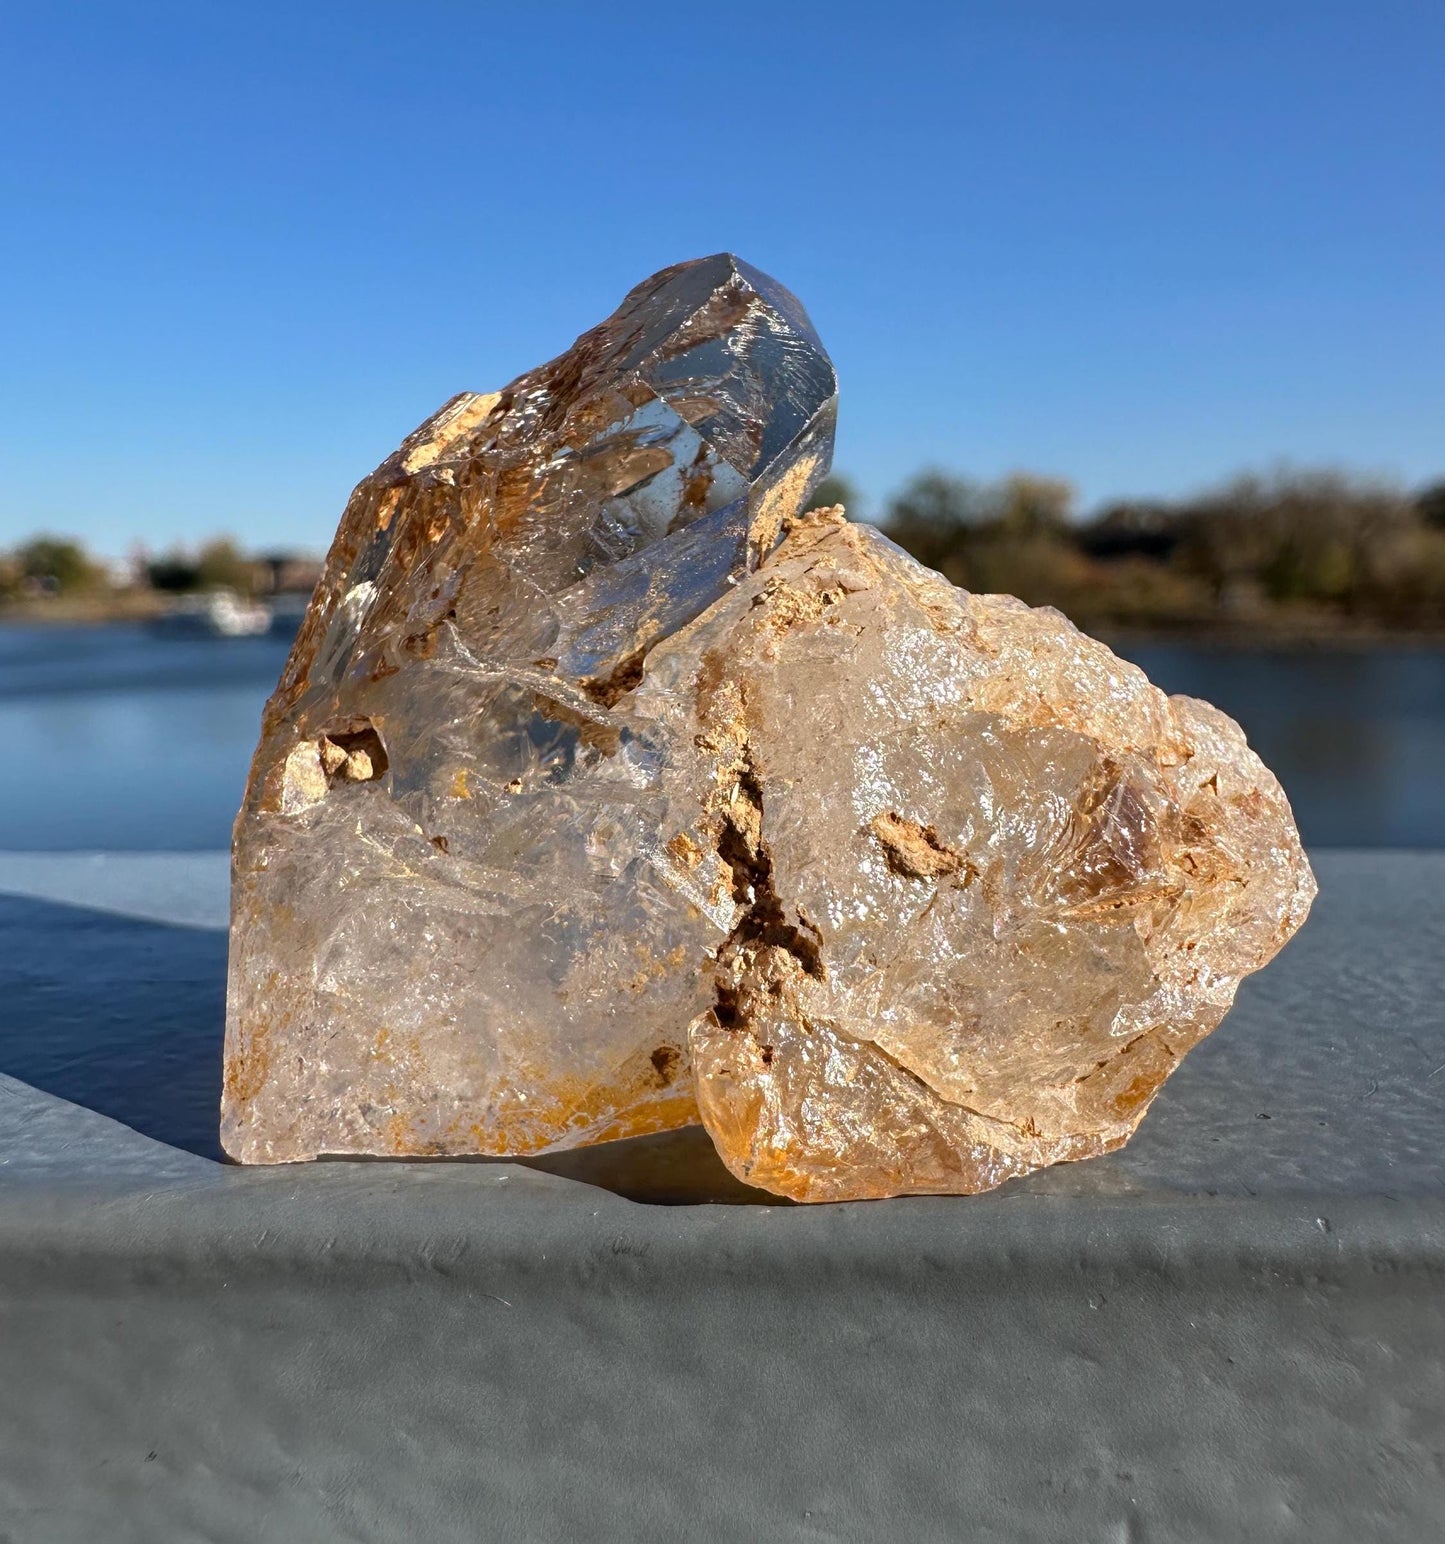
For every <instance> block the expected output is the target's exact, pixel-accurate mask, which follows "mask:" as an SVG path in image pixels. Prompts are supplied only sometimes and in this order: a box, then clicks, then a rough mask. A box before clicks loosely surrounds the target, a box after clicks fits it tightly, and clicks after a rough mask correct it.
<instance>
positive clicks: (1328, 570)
mask: <svg viewBox="0 0 1445 1544" xmlns="http://www.w3.org/2000/svg"><path fill="white" fill-rule="evenodd" d="M813 503H814V505H815V506H822V505H825V504H834V503H842V504H845V505H847V506H848V507H849V509H850V511H851V512H852V513H853V514H854V515H855V516H857V515H859V514H860V513H861V514H863V515H865V516H867V515H870V514H871V513H872V512H871V511H868V510H866V509H863V510H860V508H859V505H858V499H857V497H856V495H855V494H854V492H853V490H852V488H851V487H850V486H849V484H848V482H847V480H846V479H845V478H830V479H829V480H828V481H827V482H826V483H825V484H824V485H823V487H822V488H820V489H819V490H818V493H817V494H816V495H815V497H814V499H813ZM877 523H878V524H879V525H881V526H882V527H883V529H884V530H885V531H886V532H887V533H888V534H889V535H890V536H891V537H892V538H893V539H894V540H895V541H897V542H898V543H899V544H900V545H902V546H903V547H906V548H907V549H908V551H910V552H911V553H913V555H914V556H915V557H917V558H919V559H920V560H921V561H922V562H924V563H927V564H928V565H929V567H930V568H936V569H938V570H939V571H940V572H941V573H943V574H945V575H947V577H948V578H950V579H951V580H953V582H954V583H955V584H959V585H962V586H964V588H966V589H970V590H978V591H994V592H1004V593H1007V594H1011V595H1017V596H1019V597H1020V598H1021V599H1023V600H1026V601H1028V602H1029V603H1030V604H1031V605H1035V606H1043V605H1047V606H1057V607H1058V608H1059V610H1061V611H1063V612H1065V613H1066V614H1067V615H1068V616H1070V617H1072V618H1073V620H1074V621H1075V622H1077V623H1079V625H1080V626H1082V627H1096V628H1103V629H1108V628H1111V627H1113V628H1148V629H1155V630H1181V631H1182V630H1197V631H1210V630H1214V631H1221V632H1222V631H1225V630H1229V631H1235V632H1248V631H1274V632H1280V633H1287V632H1297V633H1301V634H1309V633H1313V634H1328V633H1331V632H1339V631H1343V630H1350V629H1353V630H1355V631H1359V632H1370V631H1380V630H1400V631H1428V632H1441V631H1445V481H1441V482H1437V483H1434V484H1432V485H1430V486H1429V487H1427V488H1424V489H1421V490H1419V491H1418V492H1414V493H1410V492H1407V491H1405V490H1403V489H1400V488H1397V487H1393V486H1391V485H1389V484H1387V483H1382V482H1375V481H1370V480H1368V479H1365V478H1361V477H1357V476H1352V475H1350V474H1348V473H1344V472H1333V471H1282V472H1275V473H1271V474H1269V475H1265V476H1244V477H1238V478H1235V479H1234V480H1233V481H1232V482H1229V483H1226V484H1224V485H1223V486H1221V487H1219V488H1215V489H1213V490H1210V491H1207V492H1203V493H1199V494H1195V495H1193V496H1191V497H1189V498H1182V499H1176V500H1162V499H1134V500H1122V501H1117V502H1115V503H1112V504H1107V505H1105V506H1103V507H1102V508H1100V509H1099V510H1097V511H1095V512H1094V513H1093V514H1092V515H1090V516H1088V517H1087V518H1079V517H1078V516H1077V515H1076V512H1075V495H1074V490H1073V488H1072V487H1071V486H1070V484H1069V483H1067V482H1064V481H1061V480H1060V479H1058V478H1054V477H1040V476H1037V475H1035V474H1033V473H1029V472H1018V473H1014V474H1013V475H1011V476H1009V477H1005V478H1004V479H1002V480H1001V481H999V482H979V481H974V480H971V479H969V478H966V477H959V476H954V475H951V474H949V473H945V472H939V471H928V472H922V473H920V474H919V475H918V476H917V477H915V478H913V480H912V481H911V482H909V483H908V484H907V485H906V486H905V487H904V488H903V489H902V490H901V491H900V492H898V493H897V494H896V495H894V497H893V498H891V499H890V500H889V501H888V503H887V504H886V506H885V508H884V509H883V510H882V511H881V513H880V514H879V515H878V517H877ZM319 572H320V567H319V564H318V563H316V562H315V561H312V560H307V559H304V558H300V557H297V556H296V555H294V554H287V553H269V554H247V553H245V552H243V551H242V549H241V548H240V547H239V546H238V544H237V543H236V542H235V541H234V540H232V539H231V538H229V537H217V538H215V539H213V540H211V541H209V542H206V543H205V544H203V545H202V546H200V547H199V548H197V549H196V550H194V551H190V552H186V551H173V552H170V553H167V554H164V555H162V556H157V557H151V556H147V555H145V554H143V553H137V554H136V555H135V556H134V557H133V558H132V559H131V560H130V561H129V563H127V564H124V565H106V564H104V563H101V562H99V561H98V560H96V559H95V558H93V557H92V556H91V555H90V554H89V553H88V552H87V551H86V550H85V548H84V547H83V546H82V545H81V544H80V543H79V542H77V541H75V540H73V539H70V538H67V537H57V536H37V537H34V538H32V539H31V540H30V541H28V542H25V543H22V544H21V545H20V546H18V547H16V548H14V549H13V550H11V551H8V552H0V606H9V607H12V608H13V607H15V606H16V605H17V604H20V605H24V606H26V607H27V609H29V610H31V611H36V610H41V611H43V610H44V609H46V608H47V606H48V605H50V604H52V603H53V602H54V601H55V600H56V599H67V600H69V601H71V602H78V603H79V605H80V606H81V607H87V606H88V607H90V608H91V609H93V610H94V611H96V612H97V613H103V612H104V611H105V610H106V609H107V607H109V606H112V605H114V604H117V601H116V597H124V598H128V600H127V603H128V604H130V605H131V606H133V607H134V606H136V605H140V606H144V605H146V604H156V605H159V604H161V603H162V597H164V595H166V594H168V593H175V592H179V591H186V590H197V589H217V588H224V589H230V590H234V591H236V592H237V593H239V594H241V595H256V594H267V593H273V592H276V591H281V590H295V591H304V590H306V589H308V588H309V587H310V586H311V585H312V584H314V583H315V581H316V579H317V577H318V576H319ZM147 597H154V600H148V599H147Z"/></svg>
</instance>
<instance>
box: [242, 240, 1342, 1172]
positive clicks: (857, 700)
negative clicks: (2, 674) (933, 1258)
mask: <svg viewBox="0 0 1445 1544" xmlns="http://www.w3.org/2000/svg"><path fill="white" fill-rule="evenodd" d="M833 410H834V381H833V374H832V369H831V366H830V365H829V364H828V361H827V356H826V355H825V354H824V353H823V351H822V349H821V346H820V345H819V344H818V342H817V339H816V338H815V337H814V335H813V332H812V329H811V327H810V326H809V324H808V321H807V318H806V316H805V315H804V314H803V312H802V310H801V308H800V307H799V306H798V304H797V302H796V301H795V300H794V299H793V298H792V297H791V296H790V295H788V294H787V292H786V291H783V290H782V289H781V288H780V287H779V286H777V285H776V284H774V283H773V282H772V281H771V280H769V279H767V278H765V277H764V276H762V275H761V274H758V273H757V272H756V271H755V270H752V269H750V268H748V267H747V266H746V265H744V264H741V263H739V262H737V260H736V259H733V258H729V257H718V258H711V259H705V260H703V261H701V262H698V263H692V264H684V265H681V266H680V267H678V268H674V269H669V270H667V271H665V272H664V273H662V274H659V275H658V276H657V277H656V278H654V279H651V280H649V281H648V282H647V283H646V284H644V285H641V286H639V287H638V289H637V290H635V291H633V293H632V294H631V295H630V296H629V297H628V298H627V300H626V301H624V303H623V305H622V307H621V308H620V309H619V311H618V312H617V313H616V314H615V315H614V316H613V317H612V318H610V319H609V321H607V322H606V323H604V324H603V325H602V326H601V327H599V328H597V329H595V330H594V331H593V332H591V333H588V334H586V335H585V336H584V337H583V338H581V339H579V340H578V342H577V344H576V345H574V347H573V348H572V349H571V350H570V351H569V352H568V353H567V354H565V355H563V356H562V357H561V358H560V359H558V360H556V361H554V362H553V363H552V364H550V365H547V366H544V367H542V368H541V369H539V370H537V371H534V372H533V373H532V374H530V375H528V376H524V377H523V378H522V379H521V380H520V381H518V382H516V383H514V384H513V385H512V386H511V387H509V388H507V389H506V390H505V391H503V392H501V393H497V394H495V395H493V396H490V397H472V396H464V397H460V398H457V399H456V400H455V401H453V402H452V403H450V404H448V406H447V407H446V408H444V409H443V410H442V412H441V413H439V414H438V415H437V416H436V417H435V418H433V419H432V420H430V421H429V422H428V423H427V424H426V425H424V426H423V428H422V429H420V430H418V431H417V433H416V434H415V435H413V436H412V437H411V438H410V439H409V440H408V441H406V443H405V444H404V445H403V446H402V448H401V450H400V451H398V452H397V454H396V455H395V456H393V457H392V458H391V459H390V460H389V461H387V462H386V463H385V464H384V465H383V466H382V467H381V468H380V469H379V470H378V471H377V472H376V473H375V474H373V476H372V477H371V478H369V479H368V480H367V481H366V482H364V483H363V484H362V485H361V486H360V487H359V488H358V489H357V491H356V494H355V495H354V496H353V498H352V500H351V503H350V504H349V506H348V508H347V511H346V514H345V515H344V517H343V520H342V524H341V528H340V531H339V532H338V535H337V539H336V542H335V545H334V546H333V549H332V552H331V556H330V558H329V560H328V564H327V570H326V574H325V577H324V579H323V581H322V585H321V587H320V589H319V590H318V593H317V596H316V598H315V600H314V602H313V605H312V608H311V611H310V613H309V614H308V617H307V620H306V623H305V625H304V626H303V629H302V632H301V634H300V636H299V637H298V639H297V643H296V647H295V649H294V651H293V653H292V657H291V659H290V661H289V663H288V665H287V668H286V672H285V674H284V675H283V678H282V681H281V684H280V686H279V687H278V689H277V692H276V695H275V696H274V697H273V699H272V701H271V702H270V704H269V705H268V707H267V710H266V715H265V720H264V724H263V730H262V737H261V743H260V746H259V748H258V750H257V754H256V759H255V762H254V764H253V767H252V773H251V779H250V783H249V786H248V789H247V795H246V802H245V805H244V806H243V809H242V811H241V814H240V816H239V818H238V821H237V826H236V843H235V875H234V886H233V928H232V954H231V982H230V994H229V1006H228V1026H227V1045H226V1079H225V1093H224V1099H223V1123H222V1135H223V1140H224V1142H225V1144H226V1147H227V1150H228V1151H229V1152H231V1153H232V1154H233V1155H234V1156H236V1157H239V1158H241V1159H243V1160H245V1161H250V1162H274V1161H282V1160H287V1159H295V1158H307V1157H314V1156H316V1155H318V1154H322V1153H356V1154H360V1153H368V1154H391V1155H404V1154H438V1155H440V1154H464V1153H498V1154H504V1153H515V1154H526V1153H536V1152H540V1151H544V1150H548V1149H557V1148H565V1147H571V1146H577V1145H580V1144H584V1143H590V1142H599V1141H605V1140H609V1139H612V1138H617V1137H623V1136H632V1135H641V1134H645V1133H649V1132H657V1131H662V1130H666V1129H669V1128H672V1127H677V1126H681V1125H686V1124H690V1123H695V1122H697V1121H699V1120H701V1121H702V1123H703V1124H704V1125H705V1126H706V1127H707V1129H708V1131H709V1133H710V1134H711V1136H712V1138H713V1140H714V1142H715V1144H716V1146H717V1149H718V1151H719V1153H720V1154H721V1156H722V1158H723V1160H724V1161H725V1162H726V1163H727V1164H728V1166H729V1167H730V1168H731V1169H732V1171H733V1172H734V1173H735V1174H736V1175H738V1177H740V1178H742V1179H744V1180H745V1181H747V1182H749V1183H751V1184H753V1185H756V1186H760V1187H763V1188H765V1189H768V1190H771V1191H774V1192H776V1193H778V1194H781V1195H785V1196H790V1197H793V1198H795V1199H800V1200H830V1199H846V1198H855V1197H865V1196H882V1195H892V1194H898V1193H905V1192H927V1191H975V1190H981V1189H986V1188H988V1187H990V1186H992V1185H996V1184H999V1183H1000V1182H1002V1181H1003V1180H1005V1179H1007V1178H1009V1177H1010V1176H1012V1175H1015V1174H1020V1173H1023V1172H1026V1171H1027V1170H1029V1169H1032V1168H1036V1167H1038V1166H1040V1165H1042V1164H1046V1163H1051V1162H1056V1161H1059V1160H1061V1159H1068V1158H1079V1157H1086V1156H1089V1155H1091V1154H1094V1153H1100V1152H1104V1151H1107V1150H1108V1149H1110V1148H1112V1147H1116V1146H1118V1145H1119V1144H1120V1143H1121V1142H1123V1141H1124V1140H1125V1139H1126V1138H1127V1136H1128V1135H1129V1133H1130V1132H1131V1131H1132V1130H1133V1129H1134V1127H1135V1125H1136V1124H1137V1123H1138V1121H1139V1119H1140V1118H1141V1117H1142V1115H1143V1113H1144V1110H1145V1109H1146V1108H1147V1106H1148V1103H1149V1101H1150V1099H1151V1098H1152V1097H1153V1095H1154V1094H1155V1092H1156V1091H1157V1090H1158V1088H1159V1086H1160V1085H1161V1084H1162V1082H1163V1081H1164V1079H1165V1078H1166V1077H1167V1076H1168V1075H1169V1074H1170V1072H1171V1071H1172V1070H1173V1069H1174V1068H1175V1067H1176V1066H1177V1065H1178V1062H1179V1059H1180V1057H1181V1056H1182V1055H1183V1054H1184V1052H1185V1051H1187V1050H1188V1049H1189V1047H1190V1046H1191V1045H1193V1044H1194V1043H1195V1042H1196V1041H1197V1040H1199V1039H1200V1038H1201V1037H1202V1036H1203V1035H1205V1034H1207V1033H1208V1032H1209V1031H1210V1030H1211V1029H1212V1028H1214V1026H1215V1025H1216V1024H1217V1023H1218V1022H1219V1020H1220V1018H1221V1017H1222V1016H1223V1015H1224V1013H1225V1012H1226V1011H1227V1009H1228V1007H1229V1004H1230V1002H1231V1000H1232V998H1233V995H1234V991H1235V989H1236V987H1237V985H1238V982H1239V980H1240V978H1241V977H1242V976H1243V975H1245V974H1246V973H1248V972H1249V971H1251V970H1254V969H1257V968H1258V967H1259V966H1261V965H1262V964H1264V963H1265V962H1266V961H1267V960H1268V959H1269V958H1270V957H1271V956H1272V955H1273V954H1274V953H1275V951H1276V950H1277V949H1278V948H1279V947H1280V946H1281V945H1282V944H1283V943H1284V942H1285V940H1286V939H1287V938H1288V937H1289V936H1290V934H1291V933H1292V932H1293V931H1294V930H1295V929H1296V928H1297V927H1298V926H1299V925H1300V923H1301V922H1302V921H1303V919H1304V916H1305V914H1306V912H1307V910H1308V907H1309V903H1310V900H1311V898H1312V896H1313V893H1314V882H1313V879H1312V876H1311V874H1310V871H1309V867H1308V864H1307V863H1306V861H1305V858H1304V855H1303V853H1302V852H1301V850H1300V846H1299V841H1298V837H1297V835H1296V832H1295V829H1294V824H1293V821H1292V819H1291V816H1290V812H1289V806H1288V804H1287V803H1286V801H1285V798H1284V795H1283V794H1282V792H1281V791H1280V789H1279V786H1278V784H1277V783H1276V782H1275V780H1274V778H1273V777H1272V776H1271V775H1270V774H1269V772H1268V771H1267V770H1266V769H1265V768H1264V767H1263V766H1262V765H1261V764H1260V762H1259V760H1258V758H1257V757H1255V756H1254V754H1253V753H1252V752H1251V751H1250V750H1249V749H1248V747H1247V745H1246V744H1245V741H1244V737H1243V735H1242V734H1241V732H1240V730H1239V728H1238V726H1237V725H1235V724H1234V723H1233V722H1232V721H1230V720H1229V719H1227V718H1225V717H1224V716H1223V715H1222V714H1219V713H1217V712H1216V711H1215V710H1214V709H1212V708H1210V707H1208V706H1207V705H1205V704H1203V703H1198V702H1194V701H1192V700H1190V699H1187V698H1166V697H1165V696H1164V695H1163V694H1162V693H1161V692H1159V691H1157V690H1156V689H1155V688H1153V687H1152V686H1150V685H1149V683H1148V682H1147V681H1146V680H1145V678H1144V676H1143V675H1142V673H1141V672H1139V671H1138V670H1137V669H1135V668H1134V667H1132V666H1129V665H1127V664H1124V663H1123V662H1122V661H1120V660H1118V659H1116V658H1115V657H1114V656H1113V655H1112V654H1111V653H1110V652H1109V651H1108V649H1106V648H1105V647H1104V646H1103V645H1102V644H1099V643H1097V642H1095V641H1094V640H1092V639H1090V638H1087V637H1085V636H1084V635H1083V634H1081V633H1079V632H1078V631H1077V630H1076V629H1074V628H1073V627H1072V626H1071V625H1070V624H1069V623H1068V622H1067V621H1066V620H1065V619H1064V618H1063V617H1062V616H1060V615H1058V614H1057V613H1055V612H1052V611H1047V610H1044V611H1037V610H1031V609H1030V608H1028V607H1026V606H1024V605H1022V604H1021V603H1020V602H1018V601H1015V600H1012V599H1010V598H1008V597H1004V596H977V595H969V594H966V593H965V592H963V591H960V590H956V589H954V588H953V587H952V586H951V585H949V584H948V583H947V582H946V581H944V580H942V579H941V578H939V577H938V576H937V575H935V574H932V573H930V572H929V571H928V570H926V569H924V568H922V567H921V566H920V565H919V564H917V563H916V562H914V561H913V560H912V559H911V558H909V557H908V556H907V555H906V554H904V553H903V552H901V551H900V550H899V549H897V548H896V547H894V546H892V545H891V544H890V543H889V542H887V541H886V540H885V539H884V538H883V537H881V536H879V535H878V534H877V533H876V532H873V531H871V530H869V529H867V528H865V527H860V526H853V525H850V524H849V523H848V522H847V520H846V519H845V518H844V516H843V514H842V511H841V510H832V511H825V512H822V513H820V514H816V515H811V516H806V517H804V516H800V515H799V514H798V511H799V509H800V508H801V507H802V505H803V503H804V501H805V500H806V497H807V495H808V493H809V492H810V491H811V489H812V488H813V487H814V486H815V485H816V483H817V481H818V480H819V479H820V478H821V476H822V475H823V473H824V471H825V470H826V468H827V463H828V459H829V456H830V453H831V432H832V420H833Z"/></svg>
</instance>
